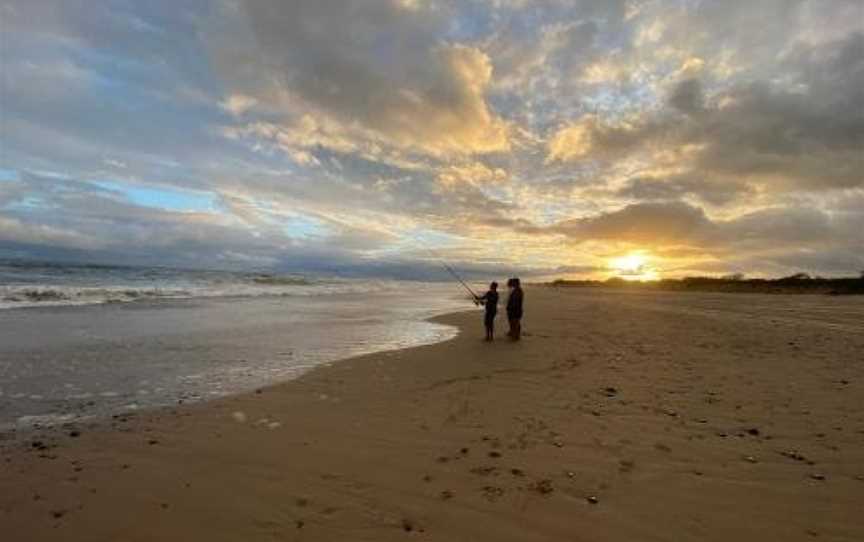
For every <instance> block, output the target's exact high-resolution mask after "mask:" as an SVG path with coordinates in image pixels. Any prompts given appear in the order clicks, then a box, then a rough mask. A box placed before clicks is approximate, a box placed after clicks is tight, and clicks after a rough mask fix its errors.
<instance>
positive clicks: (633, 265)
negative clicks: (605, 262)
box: [609, 250, 660, 281]
mask: <svg viewBox="0 0 864 542" xmlns="http://www.w3.org/2000/svg"><path fill="white" fill-rule="evenodd" d="M609 269H610V270H611V271H612V272H613V273H614V275H613V276H614V277H618V278H622V279H624V280H639V281H645V280H658V279H659V278H660V274H659V272H658V271H657V269H655V268H653V267H651V256H650V255H649V254H647V253H646V252H645V251H642V250H637V251H633V252H629V253H627V254H625V255H624V256H618V257H616V258H612V259H611V260H609Z"/></svg>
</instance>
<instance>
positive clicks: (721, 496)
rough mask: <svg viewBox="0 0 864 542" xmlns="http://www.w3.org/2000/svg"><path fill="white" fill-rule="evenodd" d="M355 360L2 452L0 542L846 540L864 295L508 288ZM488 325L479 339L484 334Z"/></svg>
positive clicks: (862, 379) (855, 534)
mask: <svg viewBox="0 0 864 542" xmlns="http://www.w3.org/2000/svg"><path fill="white" fill-rule="evenodd" d="M526 309H527V318H526V321H525V326H524V329H525V330H526V331H527V333H528V334H529V335H528V336H527V337H526V338H525V340H524V341H522V342H520V343H517V344H512V343H508V342H506V341H504V340H501V341H498V342H496V343H494V344H485V343H483V342H482V341H480V340H479V337H480V336H481V335H482V330H481V321H480V320H481V316H480V315H479V314H477V313H475V312H471V313H460V314H454V315H450V316H446V317H443V318H441V319H440V321H442V322H445V323H449V324H452V325H456V326H459V327H460V328H462V333H461V335H460V336H459V337H457V338H456V339H453V340H451V341H447V342H444V343H439V344H436V345H431V346H424V347H419V348H413V349H409V350H401V351H395V352H390V353H381V354H373V355H369V356H364V357H360V358H354V359H351V360H347V361H343V362H339V363H336V364H333V365H331V366H328V367H325V368H322V369H318V370H315V371H313V372H311V373H309V374H307V375H305V376H303V377H302V378H300V379H298V380H295V381H292V382H288V383H286V384H281V385H278V386H275V387H272V388H267V389H264V390H261V392H260V393H252V394H249V395H245V396H238V397H232V398H228V399H224V400H219V401H215V402H211V403H207V404H201V405H194V406H188V407H184V408H181V409H169V410H161V411H156V412H152V413H148V414H141V415H138V416H135V417H120V418H116V419H113V420H111V421H110V423H108V424H107V425H105V426H101V427H94V426H79V427H74V428H72V427H69V428H64V429H63V430H56V431H45V432H42V433H34V434H32V435H28V436H27V437H26V438H24V437H22V436H20V435H19V436H17V437H16V438H15V440H6V441H4V442H2V443H0V444H2V454H3V459H2V462H0V468H2V471H0V533H3V535H2V536H3V539H4V540H9V541H16V542H17V541H42V540H64V541H70V542H74V541H103V540H104V541H109V540H111V541H115V540H123V541H153V540H160V541H162V540H207V541H216V540H225V541H257V540H288V541H291V540H297V541H331V542H332V541H352V542H353V541H390V540H412V539H416V540H436V541H485V540H488V541H505V542H506V541H565V540H566V541H580V540H585V541H609V540H612V541H628V542H629V541H691V540H692V541H704V540H710V541H714V540H716V541H721V540H722V541H726V540H737V541H749V540H753V541H756V540H759V541H762V540H783V541H796V540H820V541H821V540H831V541H839V540H849V541H852V540H862V539H864V333H862V331H864V299H861V298H852V297H850V298H839V297H829V296H781V295H777V296H769V295H758V294H752V295H733V294H703V293H688V294H682V293H668V292H665V293H664V292H613V291H607V292H601V291H593V292H582V291H573V290H555V289H552V288H533V289H529V290H528V292H527V299H526ZM501 327H503V322H500V321H499V328H501Z"/></svg>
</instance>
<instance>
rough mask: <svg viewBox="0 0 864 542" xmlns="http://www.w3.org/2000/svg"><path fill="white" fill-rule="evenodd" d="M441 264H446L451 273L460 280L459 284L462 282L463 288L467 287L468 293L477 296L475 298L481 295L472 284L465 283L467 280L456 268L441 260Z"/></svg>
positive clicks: (445, 267) (445, 266)
mask: <svg viewBox="0 0 864 542" xmlns="http://www.w3.org/2000/svg"><path fill="white" fill-rule="evenodd" d="M441 265H443V266H444V269H446V270H447V271H450V274H451V275H453V276H454V277H455V278H456V280H458V281H459V284H461V285H462V287H463V288H465V289H466V290H468V293H469V294H471V296H472V297H475V298H476V297H480V296H479V295H477V294H476V293H475V292H474V290H472V289H471V287H470V286H468V285H467V284H465V281H464V280H462V277H460V276H459V274H458V273H457V272H456V270H455V269H453V268H452V267H450V266H449V265H447V263H446V262H444V261H441Z"/></svg>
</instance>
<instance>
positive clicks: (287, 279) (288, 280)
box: [252, 275, 314, 286]
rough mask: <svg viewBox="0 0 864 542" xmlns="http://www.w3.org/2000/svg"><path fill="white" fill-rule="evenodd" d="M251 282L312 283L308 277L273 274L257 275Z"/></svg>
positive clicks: (303, 284)
mask: <svg viewBox="0 0 864 542" xmlns="http://www.w3.org/2000/svg"><path fill="white" fill-rule="evenodd" d="M252 282H254V283H255V284H261V285H272V286H285V285H293V286H311V285H312V284H314V283H313V282H312V281H310V280H309V279H306V278H303V277H279V276H274V275H259V276H257V277H253V278H252Z"/></svg>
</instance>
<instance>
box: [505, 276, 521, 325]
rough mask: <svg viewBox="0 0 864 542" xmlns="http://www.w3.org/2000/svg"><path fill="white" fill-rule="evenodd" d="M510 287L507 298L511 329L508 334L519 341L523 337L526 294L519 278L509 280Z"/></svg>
mask: <svg viewBox="0 0 864 542" xmlns="http://www.w3.org/2000/svg"><path fill="white" fill-rule="evenodd" d="M507 287H508V288H510V297H508V298H507V321H508V322H510V331H509V332H508V333H507V336H508V337H510V338H511V339H513V340H514V341H518V340H519V339H520V338H521V337H522V302H523V300H524V298H525V294H523V293H522V285H521V284H520V282H519V279H518V278H515V277H514V278H512V279H509V280H508V281H507Z"/></svg>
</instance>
